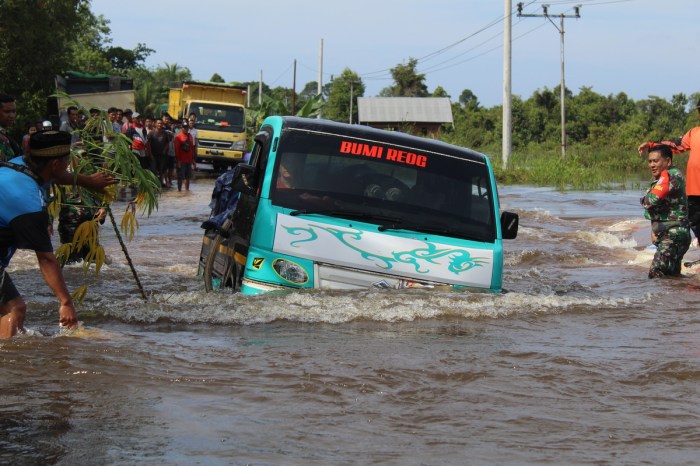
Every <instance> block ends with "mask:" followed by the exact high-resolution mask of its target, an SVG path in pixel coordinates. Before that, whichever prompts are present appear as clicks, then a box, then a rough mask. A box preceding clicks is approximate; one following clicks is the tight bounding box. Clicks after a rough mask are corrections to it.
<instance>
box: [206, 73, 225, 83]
mask: <svg viewBox="0 0 700 466" xmlns="http://www.w3.org/2000/svg"><path fill="white" fill-rule="evenodd" d="M209 81H211V82H213V83H222V84H223V83H225V82H226V80H225V79H224V78H222V77H221V76H220V75H219V73H214V74H213V75H211V78H209Z"/></svg>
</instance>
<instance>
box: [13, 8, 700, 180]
mask: <svg viewBox="0 0 700 466" xmlns="http://www.w3.org/2000/svg"><path fill="white" fill-rule="evenodd" d="M27 24H32V27H29V28H28V27H26V25H27ZM0 25H2V26H1V27H2V32H3V39H4V40H3V41H2V42H0V63H2V64H3V66H2V68H0V83H2V87H3V88H2V89H0V92H4V93H8V94H12V95H15V96H16V97H17V98H18V110H19V114H18V120H17V124H16V127H15V131H16V132H18V133H19V132H21V131H22V130H23V128H24V125H25V124H26V123H28V122H34V121H37V120H38V119H40V118H41V117H42V115H44V113H45V102H46V98H47V97H48V96H49V95H51V94H52V93H53V92H54V76H55V75H56V74H61V73H63V72H65V71H68V70H76V71H81V72H84V73H92V74H96V73H113V74H121V75H127V76H129V77H131V78H133V80H134V85H135V88H136V102H137V103H136V107H137V108H136V110H137V111H139V112H141V113H143V114H152V115H154V116H158V115H159V114H160V112H161V109H162V105H163V104H164V103H167V95H168V90H169V87H170V84H171V83H173V82H176V81H180V80H186V79H191V78H192V73H191V71H190V70H189V69H188V68H186V67H183V66H181V65H179V64H177V63H174V64H168V63H165V64H163V65H161V66H157V67H155V68H152V69H149V68H146V67H145V66H144V61H145V60H146V58H147V57H148V56H149V55H150V54H151V53H152V52H153V50H152V49H150V48H148V47H147V46H146V45H145V44H139V45H138V46H137V47H136V48H135V49H133V50H128V49H124V48H121V47H118V46H112V45H111V38H110V29H109V21H108V20H107V19H105V18H104V17H102V16H95V15H94V14H93V13H92V12H91V11H90V1H89V0H0ZM49 30H50V31H51V34H50V38H48V37H47V35H46V31H49ZM27 50H37V51H40V53H36V54H31V53H29V54H28V53H26V51H27ZM415 68H416V60H414V59H409V60H408V62H407V63H404V64H399V65H397V66H396V67H395V68H393V69H392V77H393V79H394V83H393V84H392V85H391V86H389V87H387V88H385V89H383V90H382V91H381V92H380V94H379V95H381V96H415V97H425V96H444V97H450V98H451V100H452V101H453V104H452V110H453V116H454V126H449V127H445V128H444V130H443V133H442V138H443V139H444V140H445V141H447V142H450V143H453V144H457V145H461V146H466V147H471V148H474V149H477V150H480V151H482V152H484V153H487V154H490V155H491V156H492V161H493V163H494V166H495V167H496V171H497V173H498V177H499V179H500V180H501V181H502V182H506V183H529V184H541V185H554V186H560V187H562V188H565V187H574V188H592V187H601V186H620V185H628V184H629V183H630V182H631V183H638V182H639V181H640V180H642V179H645V176H646V175H645V173H646V169H645V164H644V163H643V162H642V161H641V160H640V159H639V156H638V155H637V154H636V152H635V148H636V147H637V145H638V144H639V143H640V142H642V141H646V140H656V139H661V138H669V137H673V138H675V137H680V136H681V135H682V134H683V133H684V132H685V131H687V129H688V128H690V127H692V126H695V125H696V124H697V116H696V114H695V110H694V104H695V102H696V101H697V99H698V98H700V93H693V94H690V95H686V94H682V93H679V94H676V95H674V96H673V97H672V99H671V101H670V102H669V101H667V100H665V99H662V98H659V97H654V96H650V97H648V98H646V99H643V100H639V101H634V100H632V99H630V98H629V97H628V96H627V95H626V94H625V93H624V92H620V93H618V94H617V95H608V96H605V95H600V94H598V93H596V92H594V91H593V90H592V88H590V87H584V88H581V89H579V91H578V93H576V94H574V93H573V92H572V91H571V90H569V89H567V90H566V109H567V115H566V119H567V156H566V158H565V159H562V157H561V146H560V144H561V140H560V139H561V133H560V131H561V130H560V102H559V95H560V94H559V88H558V87H555V88H554V89H547V88H546V87H545V88H543V89H539V90H537V91H535V92H534V93H533V94H532V95H531V96H530V97H528V98H526V99H523V98H522V97H519V96H514V97H513V105H512V108H513V132H514V133H513V154H512V156H511V158H510V161H509V164H508V167H507V169H502V167H501V138H502V124H501V121H502V109H501V107H500V106H495V107H490V108H486V107H482V106H481V105H480V104H479V101H478V97H477V96H476V95H474V94H473V93H472V92H471V91H470V90H469V89H465V90H464V91H463V92H462V93H461V94H460V95H459V96H457V98H456V99H455V96H448V95H447V94H446V92H445V91H444V89H442V88H441V87H440V86H438V87H437V88H436V89H435V90H433V91H432V92H431V91H430V90H429V89H428V88H427V86H426V85H425V76H424V75H422V74H419V73H417V71H416V69H415ZM211 80H212V81H217V82H226V80H225V79H224V78H223V77H222V76H220V75H219V74H216V73H215V74H214V75H213V76H212V77H211ZM228 82H231V83H232V84H239V85H250V89H251V95H250V97H251V104H252V107H253V108H252V111H251V115H254V116H258V117H261V116H264V115H265V114H268V113H272V112H274V113H284V112H286V113H297V112H299V111H301V112H302V113H304V114H309V112H312V113H315V112H321V114H322V116H323V117H324V118H329V119H333V120H337V121H351V120H352V121H357V117H356V112H357V106H356V105H354V106H353V108H352V113H353V114H354V115H351V114H350V111H351V110H350V109H351V105H350V102H351V96H352V97H353V99H354V98H356V97H360V96H364V93H365V86H364V84H363V82H362V78H361V77H360V76H359V75H358V74H357V73H356V72H354V71H352V70H350V69H345V70H343V71H342V73H340V74H339V75H337V76H336V77H335V79H334V80H333V81H331V82H329V83H327V84H326V85H325V86H323V95H322V97H321V98H318V97H317V96H316V93H317V83H316V82H309V83H307V84H306V85H305V86H304V87H303V88H302V89H301V90H299V91H298V92H297V93H295V94H294V96H293V95H292V94H293V90H292V89H289V88H285V87H282V86H278V87H275V88H270V87H269V86H268V85H266V84H264V83H263V85H262V94H263V96H262V98H260V96H259V95H258V92H259V91H258V89H259V83H257V82H236V81H228ZM292 97H293V98H292ZM319 99H322V102H321V103H322V104H323V105H322V106H321V105H318V103H319V102H318V100H319ZM259 101H262V105H259ZM292 102H294V108H291V105H292ZM312 104H313V105H312ZM305 105H306V107H304V106H305ZM300 109H303V110H300ZM255 121H257V122H259V121H260V120H259V118H258V119H256V120H255ZM18 135H19V134H18ZM678 164H680V165H683V164H684V159H683V158H682V157H681V158H679V160H678Z"/></svg>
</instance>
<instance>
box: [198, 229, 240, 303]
mask: <svg viewBox="0 0 700 466" xmlns="http://www.w3.org/2000/svg"><path fill="white" fill-rule="evenodd" d="M224 239H225V238H224V237H223V236H222V235H220V234H217V235H216V237H215V238H214V240H213V242H212V245H211V249H209V255H208V256H207V260H206V262H205V264H204V273H203V275H204V289H205V290H206V291H207V292H210V291H213V290H218V289H221V288H224V287H229V288H233V291H239V290H240V282H241V273H240V266H239V265H238V264H237V263H236V261H235V260H234V259H233V257H231V256H229V255H228V254H225V253H222V252H220V251H219V249H220V247H221V243H222V242H223V241H224ZM229 248H230V249H233V246H232V245H231V246H229Z"/></svg>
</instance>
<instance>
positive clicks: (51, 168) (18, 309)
mask: <svg viewBox="0 0 700 466" xmlns="http://www.w3.org/2000/svg"><path fill="white" fill-rule="evenodd" d="M70 142H71V135H70V134H69V133H66V132H62V131H41V132H38V133H35V134H34V135H32V137H31V139H30V147H31V156H29V157H15V158H14V159H12V160H10V161H9V163H8V162H4V163H2V164H0V338H9V337H11V336H13V335H15V334H16V333H17V332H20V331H22V330H23V328H24V316H25V313H26V309H27V305H26V303H25V302H24V300H23V299H22V296H21V295H20V294H19V292H18V291H17V288H15V285H14V283H12V279H11V278H10V276H9V274H8V273H7V271H6V270H5V267H7V266H8V265H9V263H10V259H12V256H13V255H14V253H15V251H16V250H17V249H30V250H33V251H35V252H36V257H37V260H38V261H39V268H40V269H41V273H42V275H43V276H44V280H45V281H46V283H47V284H48V285H49V287H50V288H51V289H52V290H53V292H54V294H55V295H56V298H57V299H58V301H59V303H60V307H59V311H58V312H59V322H60V324H61V325H62V326H64V327H69V328H70V327H74V326H76V325H77V323H78V320H77V316H76V313H75V306H74V305H73V300H72V299H71V296H70V293H69V292H68V288H67V287H66V283H65V280H64V279H63V273H62V271H61V267H60V265H59V263H58V260H57V259H56V256H55V255H54V252H53V246H52V244H51V238H50V236H49V231H48V227H49V215H48V212H47V210H46V208H47V205H48V200H47V196H46V188H47V187H48V185H49V183H51V181H56V180H60V179H61V178H62V177H65V173H66V169H67V167H68V163H69V159H70V157H69V154H70Z"/></svg>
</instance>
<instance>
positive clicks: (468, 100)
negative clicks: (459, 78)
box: [459, 89, 479, 110]
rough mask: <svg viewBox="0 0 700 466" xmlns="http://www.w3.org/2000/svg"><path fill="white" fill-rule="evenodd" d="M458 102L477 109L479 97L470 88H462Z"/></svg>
mask: <svg viewBox="0 0 700 466" xmlns="http://www.w3.org/2000/svg"><path fill="white" fill-rule="evenodd" d="M459 103H460V104H462V105H463V106H464V107H465V108H468V109H471V110H478V109H479V99H477V98H476V95H474V93H473V92H472V91H471V90H470V89H464V90H463V91H462V93H461V94H460V95H459Z"/></svg>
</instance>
